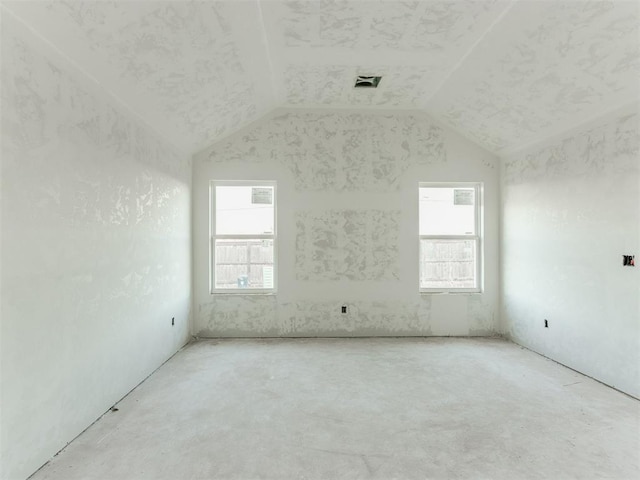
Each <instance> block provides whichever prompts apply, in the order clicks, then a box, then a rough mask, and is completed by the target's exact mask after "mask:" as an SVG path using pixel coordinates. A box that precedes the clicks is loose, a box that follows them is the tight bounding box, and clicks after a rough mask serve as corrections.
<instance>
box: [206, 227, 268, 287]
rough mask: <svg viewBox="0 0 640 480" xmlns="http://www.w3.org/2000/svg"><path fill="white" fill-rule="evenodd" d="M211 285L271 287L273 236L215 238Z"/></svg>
mask: <svg viewBox="0 0 640 480" xmlns="http://www.w3.org/2000/svg"><path fill="white" fill-rule="evenodd" d="M214 258H215V260H214V262H215V288H247V289H251V288H273V287H274V284H273V240H271V239H264V240H262V239H258V240H256V239H251V240H227V239H225V240H216V242H215V256H214Z"/></svg>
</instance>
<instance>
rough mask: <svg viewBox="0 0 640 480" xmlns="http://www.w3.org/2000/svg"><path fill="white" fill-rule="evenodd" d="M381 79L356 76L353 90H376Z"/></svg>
mask: <svg viewBox="0 0 640 480" xmlns="http://www.w3.org/2000/svg"><path fill="white" fill-rule="evenodd" d="M380 80H382V77H374V76H364V75H358V76H357V77H356V83H355V85H354V86H353V88H378V84H379V83H380Z"/></svg>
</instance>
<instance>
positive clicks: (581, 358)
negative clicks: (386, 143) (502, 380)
mask: <svg viewBox="0 0 640 480" xmlns="http://www.w3.org/2000/svg"><path fill="white" fill-rule="evenodd" d="M639 145H640V133H639V124H638V107H637V105H636V106H633V107H629V108H626V109H624V110H621V111H617V112H615V113H614V114H612V115H609V116H607V117H603V118H601V119H599V120H598V121H596V122H595V123H591V124H589V125H586V126H584V127H582V128H580V129H578V130H575V131H573V132H570V133H568V134H566V135H564V136H562V137H561V138H556V139H554V140H551V141H548V142H546V143H544V144H540V145H537V146H535V147H532V148H529V149H527V150H526V151H523V152H520V153H517V154H513V155H510V156H509V157H507V158H505V163H504V168H503V228H502V231H503V235H502V252H503V258H502V265H503V283H502V285H503V287H502V288H503V302H504V312H503V315H502V317H503V321H504V326H505V330H506V332H507V333H508V335H509V336H510V337H511V339H513V340H514V341H515V342H517V343H520V344H522V345H524V346H527V347H529V348H531V349H533V350H535V351H537V352H540V353H542V354H544V355H547V356H549V357H551V358H553V359H554V360H557V361H559V362H560V363H563V364H565V365H567V366H569V367H572V368H575V369H576V370H578V371H580V372H583V373H585V374H587V375H590V376H593V377H594V378H596V379H598V380H600V381H602V382H604V383H606V384H608V385H611V386H613V387H616V388H618V389H620V390H622V391H624V392H627V393H629V394H631V395H634V396H636V397H640V376H639V375H640V374H639V368H640V322H639V319H640V268H638V266H636V267H624V266H623V265H622V255H623V254H635V255H636V256H637V255H639V254H640V156H639V154H640V149H639ZM636 258H640V257H636ZM545 319H546V320H548V325H549V327H548V328H545V327H544V320H545Z"/></svg>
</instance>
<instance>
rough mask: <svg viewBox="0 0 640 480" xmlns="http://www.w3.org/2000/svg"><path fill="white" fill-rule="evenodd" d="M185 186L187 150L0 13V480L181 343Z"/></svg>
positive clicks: (18, 475)
mask: <svg viewBox="0 0 640 480" xmlns="http://www.w3.org/2000/svg"><path fill="white" fill-rule="evenodd" d="M190 183H191V171H190V160H189V159H188V158H187V157H184V156H181V155H178V154H177V153H175V151H173V150H172V148H171V147H170V146H168V145H167V144H165V143H164V142H163V141H162V140H161V139H159V138H158V137H156V136H154V135H153V134H152V133H150V132H149V131H148V130H146V128H145V127H144V126H143V125H142V124H141V123H140V122H139V121H137V120H136V119H135V118H134V116H133V115H132V114H130V113H128V112H127V111H126V110H124V109H123V108H121V107H120V106H119V105H118V104H117V102H115V101H114V100H113V99H112V98H111V97H109V96H108V95H107V94H106V93H105V92H104V91H103V90H102V89H101V88H100V87H99V86H97V85H96V84H94V83H92V82H91V81H90V80H88V79H87V78H86V77H84V76H83V75H82V74H81V73H79V72H78V71H77V69H75V68H74V67H72V66H70V65H69V64H68V63H67V62H66V61H65V60H64V59H61V58H60V57H59V56H58V55H57V54H56V53H55V52H52V51H50V50H49V47H47V46H46V45H44V44H43V43H41V41H40V40H39V39H37V38H35V37H34V36H32V35H31V33H29V32H28V31H26V30H24V28H23V27H22V26H21V25H19V24H18V23H17V22H15V21H14V20H13V19H12V17H11V16H10V15H8V14H4V13H3V15H2V196H1V205H2V251H1V261H2V272H1V273H2V275H1V288H2V291H1V298H2V311H1V319H2V329H1V333H2V343H1V346H2V402H1V404H2V418H1V446H2V456H1V461H0V463H1V465H2V467H1V469H2V471H1V472H0V478H2V479H6V480H8V479H24V478H26V477H27V476H28V475H29V474H31V473H32V472H33V471H34V470H36V469H37V468H38V467H40V465H42V464H43V463H44V462H46V461H47V460H48V459H49V458H50V457H51V456H52V455H53V454H55V453H56V452H57V451H58V450H59V449H61V448H62V447H64V446H65V444H66V443H67V442H69V441H70V440H72V439H73V438H74V437H75V436H76V435H77V434H79V433H80V432H81V431H82V430H83V429H84V428H86V427H87V426H88V425H89V424H91V422H92V421H94V420H95V419H96V418H97V417H98V416H100V415H101V414H102V413H103V412H105V411H106V410H107V409H108V408H109V407H110V406H111V405H112V404H113V403H114V402H115V401H117V400H118V399H119V398H121V397H122V396H123V395H124V394H126V393H127V392H128V391H129V390H130V389H131V388H133V387H134V386H135V385H136V384H137V383H139V382H140V381H141V380H143V379H144V378H145V376H146V375H148V374H149V373H151V372H152V371H153V370H154V369H155V368H156V367H158V366H159V365H160V364H161V363H162V362H163V361H164V360H165V359H167V358H168V357H169V356H170V355H171V354H172V353H174V352H175V351H176V350H177V349H178V348H180V346H182V345H183V344H184V343H185V342H186V341H187V339H188V332H189V314H190V299H191V296H190V295H191V294H190V289H191V282H190V278H191V269H190V261H191V259H190V248H191V247H190ZM171 317H175V320H176V325H175V326H174V327H172V326H171Z"/></svg>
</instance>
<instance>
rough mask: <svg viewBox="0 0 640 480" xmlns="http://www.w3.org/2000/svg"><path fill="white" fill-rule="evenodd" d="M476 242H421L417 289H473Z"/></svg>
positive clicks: (437, 240)
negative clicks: (418, 284) (418, 285)
mask: <svg viewBox="0 0 640 480" xmlns="http://www.w3.org/2000/svg"><path fill="white" fill-rule="evenodd" d="M476 286H477V285H476V241H475V240H439V239H429V240H426V239H421V240H420V288H442V289H447V288H476Z"/></svg>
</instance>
